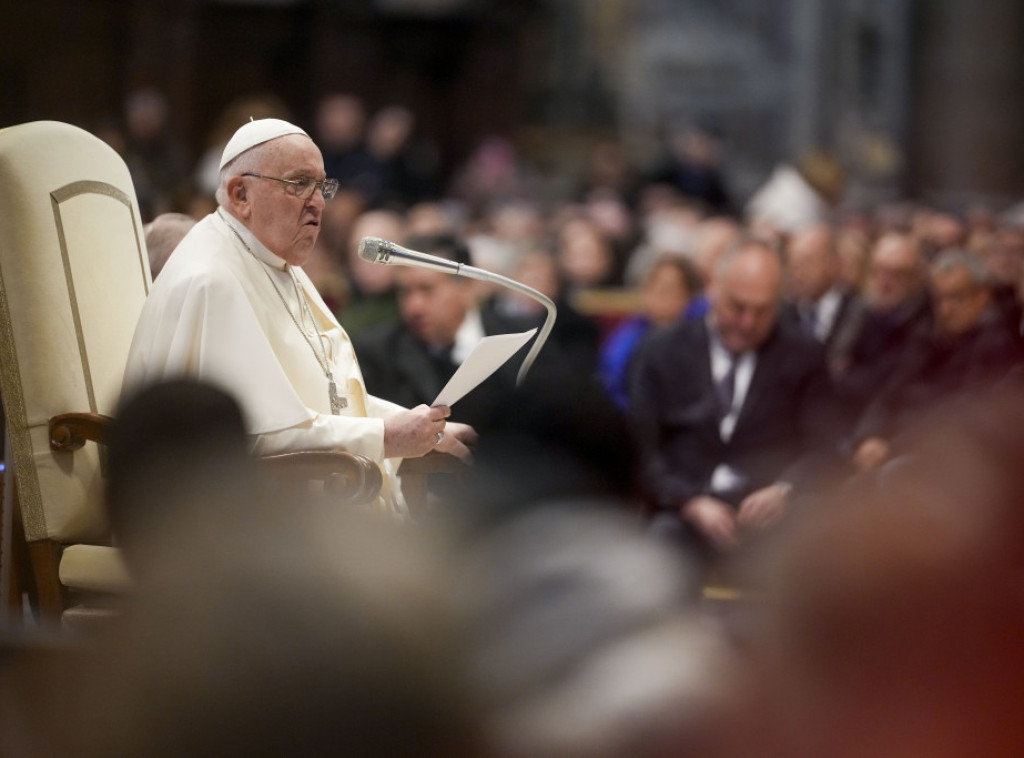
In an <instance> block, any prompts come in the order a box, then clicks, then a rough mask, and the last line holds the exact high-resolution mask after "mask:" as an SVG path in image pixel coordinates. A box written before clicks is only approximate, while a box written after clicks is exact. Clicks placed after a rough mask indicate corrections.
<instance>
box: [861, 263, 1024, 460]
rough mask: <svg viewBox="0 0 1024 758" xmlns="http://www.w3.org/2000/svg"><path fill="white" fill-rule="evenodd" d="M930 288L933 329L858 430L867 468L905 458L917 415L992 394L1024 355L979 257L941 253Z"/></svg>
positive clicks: (910, 351)
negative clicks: (905, 437) (906, 436)
mask: <svg viewBox="0 0 1024 758" xmlns="http://www.w3.org/2000/svg"><path fill="white" fill-rule="evenodd" d="M929 288H930V292H931V299H932V307H933V311H934V315H933V323H932V326H931V328H930V329H928V330H923V331H920V332H918V333H916V334H915V335H913V337H912V338H911V340H910V342H909V343H908V345H907V349H906V351H905V352H904V353H903V354H902V356H901V359H900V362H899V363H898V364H897V365H896V367H895V370H894V372H893V374H892V376H891V377H890V378H889V380H888V381H887V382H886V384H885V386H884V387H883V388H882V389H881V390H880V392H879V395H878V397H876V398H875V399H874V400H873V401H872V403H871V404H870V405H869V406H868V408H867V410H866V411H865V413H864V416H863V417H862V418H861V419H860V421H859V422H858V423H857V427H856V428H855V429H854V432H853V435H854V436H853V443H854V445H855V453H854V462H855V464H856V465H857V467H858V469H860V470H862V471H866V470H870V469H874V468H877V467H878V466H880V465H881V464H882V463H884V462H886V461H887V460H889V459H890V458H892V457H893V456H894V455H897V454H899V453H900V451H901V439H900V438H901V435H902V433H903V432H904V431H905V430H906V428H907V426H908V425H909V424H910V423H911V422H912V421H913V419H914V417H915V416H919V415H920V414H921V413H922V412H925V411H927V410H931V409H934V408H935V407H936V406H938V405H939V404H941V403H948V402H951V401H953V400H955V399H956V398H957V397H960V396H964V395H965V394H973V393H977V392H984V391H986V390H988V389H991V388H992V387H993V386H995V385H996V384H997V383H998V382H999V381H1000V380H1002V379H1004V378H1005V377H1006V376H1007V374H1008V373H1009V372H1010V371H1011V369H1013V368H1014V367H1015V366H1017V365H1018V364H1019V363H1020V362H1021V360H1022V357H1024V349H1022V346H1021V342H1020V339H1019V335H1018V334H1016V333H1015V332H1013V331H1011V330H1010V329H1009V328H1008V327H1007V324H1006V321H1005V319H1004V318H1002V316H1001V314H999V313H998V312H997V310H996V308H995V307H994V305H993V302H992V293H991V290H989V288H988V273H987V272H986V270H985V268H984V264H983V263H982V262H981V261H980V260H979V259H978V258H977V257H975V256H973V255H972V254H970V253H965V252H962V251H959V250H947V251H946V252H944V253H941V254H940V255H939V257H938V258H937V259H936V260H935V262H934V263H933V264H932V266H931V276H930V281H929Z"/></svg>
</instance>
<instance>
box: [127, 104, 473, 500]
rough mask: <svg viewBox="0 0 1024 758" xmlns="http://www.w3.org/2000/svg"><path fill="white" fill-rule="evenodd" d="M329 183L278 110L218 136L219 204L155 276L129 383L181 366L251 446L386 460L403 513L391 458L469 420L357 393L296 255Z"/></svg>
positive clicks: (353, 370) (446, 441) (461, 440)
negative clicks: (225, 400)
mask: <svg viewBox="0 0 1024 758" xmlns="http://www.w3.org/2000/svg"><path fill="white" fill-rule="evenodd" d="M337 189H338V182H337V181H336V180H335V179H329V178H326V177H325V175H324V162H323V157H322V156H321V153H320V150H319V149H318V148H317V147H316V145H315V144H314V143H313V140H312V139H311V138H310V137H309V136H308V135H307V134H306V132H304V131H303V130H302V129H300V128H299V127H297V126H294V125H292V124H289V123H287V122H285V121H281V120H279V119H260V120H258V121H250V122H249V123H247V124H245V125H243V126H242V127H241V128H239V129H238V131H237V132H235V134H234V136H233V137H232V138H231V140H230V141H229V142H228V144H227V145H226V146H225V148H224V154H223V156H222V158H221V162H220V182H219V186H218V188H217V202H218V208H217V210H216V211H215V212H214V213H211V214H210V215H209V216H207V217H206V218H204V219H202V220H201V221H199V222H198V223H197V224H196V225H195V227H194V228H193V229H192V230H191V231H190V232H189V234H188V235H187V236H186V237H185V238H184V239H183V240H182V242H181V244H180V245H179V246H178V247H177V248H176V249H175V251H174V253H173V254H172V255H171V257H170V258H169V260H168V261H167V264H166V265H165V267H164V269H163V271H162V272H161V274H160V278H159V279H158V280H156V281H155V282H154V284H153V288H152V290H151V292H150V294H149V297H148V298H147V301H146V304H145V307H144V308H143V312H142V315H141V317H140V319H139V323H138V326H137V328H136V332H135V339H134V341H133V344H132V348H131V352H130V355H129V358H128V365H127V369H126V372H125V385H124V386H125V389H126V391H131V390H132V389H133V388H137V387H139V386H141V385H142V384H146V383H150V382H155V381H159V380H162V379H167V378H172V377H180V376H190V377H193V378H196V379H199V380H201V381H207V382H210V383H212V384H215V385H218V386H220V387H222V388H224V389H226V390H227V391H229V392H231V393H232V394H233V395H234V396H235V397H236V398H237V399H238V400H239V402H240V404H241V406H242V408H243V409H244V412H245V414H246V421H247V426H248V430H249V433H250V434H251V435H253V436H254V444H253V452H254V453H256V454H258V455H266V454H272V453H279V452H286V451H289V450H299V449H342V450H347V451H349V452H352V453H358V454H361V455H365V456H367V457H369V458H371V459H372V460H374V461H376V462H378V463H379V464H381V465H382V467H383V469H384V472H385V487H384V491H383V496H382V498H383V502H382V503H381V506H382V507H383V508H385V509H386V510H389V511H392V512H395V513H398V514H401V513H402V512H403V511H404V504H403V502H402V500H401V497H400V494H399V488H398V487H397V481H396V480H395V471H396V470H397V465H398V463H399V462H400V459H402V458H407V457H417V456H421V455H424V454H425V453H427V452H429V451H430V450H433V449H439V450H442V451H444V452H448V453H452V454H455V455H459V456H461V457H464V458H465V457H468V455H469V452H468V450H467V448H466V445H465V443H466V442H467V441H469V440H470V439H471V437H472V435H473V432H472V429H471V428H469V427H467V426H464V425H461V424H450V425H447V426H446V422H445V418H446V417H447V416H448V415H449V413H450V411H449V409H448V408H446V407H440V406H439V407H433V408H430V407H427V406H426V405H420V406H418V407H416V408H413V409H411V410H407V409H405V408H403V407H401V406H398V405H395V404H393V403H389V402H386V401H383V400H381V399H379V398H376V397H373V396H372V395H369V394H367V392H366V388H365V384H364V382H363V378H362V374H361V372H360V370H359V365H358V363H357V362H356V359H355V355H354V353H353V351H352V346H351V343H350V342H349V339H348V335H347V334H346V333H345V330H344V329H343V328H342V327H341V325H340V324H339V323H338V322H337V320H336V319H335V318H334V316H333V315H332V314H331V311H330V309H329V308H328V307H327V306H326V305H325V304H324V302H323V300H322V299H321V297H320V295H319V294H318V293H317V292H316V289H315V288H314V286H313V284H312V283H311V282H310V280H309V277H307V276H306V274H305V273H304V272H303V270H302V268H301V267H302V265H303V264H304V263H305V262H306V260H307V259H308V258H309V255H310V253H311V251H312V250H313V246H314V244H315V243H316V239H317V236H318V235H319V232H320V224H321V218H322V213H323V210H324V206H325V204H326V202H327V200H329V199H330V198H331V197H333V196H334V194H335V192H337Z"/></svg>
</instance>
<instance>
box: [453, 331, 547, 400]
mask: <svg viewBox="0 0 1024 758" xmlns="http://www.w3.org/2000/svg"><path fill="white" fill-rule="evenodd" d="M536 333H537V330H536V329H531V330H530V331H528V332H522V333H520V334H494V335H491V336H490V337H484V338H483V339H482V340H480V342H478V343H477V346H476V347H475V348H473V352H471V353H470V354H469V356H468V357H467V358H466V360H464V361H463V362H462V365H461V366H459V368H458V370H457V371H456V372H455V374H454V375H452V378H451V379H449V380H448V384H446V385H445V386H444V389H442V390H441V394H439V395H438V396H437V398H436V399H435V400H434V402H433V405H455V402H456V401H457V400H460V399H462V398H463V397H465V395H466V394H467V393H468V392H469V391H470V390H471V389H473V388H474V387H476V386H477V385H478V384H480V383H481V382H482V381H483V380H484V379H486V378H487V377H489V376H490V375H491V374H493V373H494V372H495V371H497V370H498V369H499V368H500V367H501V365H502V364H503V363H505V361H507V360H508V359H509V358H511V357H512V356H513V355H515V354H516V353H517V352H518V351H519V350H520V349H521V348H522V347H523V345H525V344H526V343H527V342H529V341H530V338H531V337H533V335H534V334H536Z"/></svg>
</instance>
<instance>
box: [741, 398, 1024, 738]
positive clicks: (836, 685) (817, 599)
mask: <svg viewBox="0 0 1024 758" xmlns="http://www.w3.org/2000/svg"><path fill="white" fill-rule="evenodd" d="M1020 398H1021V395H1020V392H1019V388H1018V389H1017V390H1016V391H1007V392H1005V393H993V394H992V395H990V396H989V397H987V398H985V399H984V400H980V401H977V402H974V403H972V404H970V405H967V406H965V407H961V408H959V409H958V410H957V411H950V410H947V411H945V412H944V413H943V414H942V418H941V419H935V420H932V421H931V422H930V424H928V425H927V426H926V427H925V428H924V429H922V430H921V434H920V436H919V438H918V439H919V444H918V447H917V451H916V453H915V454H914V455H913V457H910V458H908V459H907V460H906V461H905V462H903V463H902V464H901V465H899V466H893V467H891V468H890V469H889V470H888V472H887V473H886V474H885V476H884V477H883V478H882V480H881V482H880V485H879V487H878V489H877V491H875V492H872V493H862V494H863V495H864V496H863V497H861V498H859V499H856V500H852V499H851V500H848V501H847V502H840V503H837V504H835V505H834V506H833V507H831V508H830V509H827V510H823V511H822V512H821V513H819V514H818V516H817V517H816V518H813V519H811V520H810V521H809V522H808V523H807V524H806V526H805V528H804V529H802V530H799V531H798V532H797V534H796V535H795V539H794V540H793V541H792V543H791V544H789V545H787V546H786V549H785V550H783V551H781V552H780V553H779V554H778V556H777V560H778V563H777V565H776V566H775V567H774V569H775V578H776V584H775V586H774V592H773V593H771V594H770V602H769V603H767V605H766V606H765V607H766V609H767V611H768V620H769V623H768V624H767V625H766V626H765V627H764V628H763V629H762V630H761V635H760V639H761V642H762V643H763V644H765V645H766V646H767V651H768V653H769V655H768V658H769V659H770V660H771V662H772V665H773V666H774V667H776V668H775V676H774V677H770V678H771V679H772V681H774V683H775V685H774V686H775V688H776V691H775V692H773V693H771V695H770V699H771V701H772V702H773V703H776V704H778V705H779V706H780V707H781V711H782V713H783V714H784V718H783V719H781V722H782V723H783V724H785V726H786V728H788V729H789V731H790V736H791V738H792V739H793V744H794V745H795V746H796V747H795V749H794V750H792V751H791V752H790V753H789V754H790V755H795V756H805V755H806V756H820V755H830V756H834V757H836V758H847V757H849V758H861V757H862V756H864V757H866V756H872V757H873V758H877V757H883V758H884V757H886V756H894V757H895V756H909V755H915V756H942V757H943V758H947V757H948V758H960V757H961V756H963V757H966V756H977V755H985V756H1011V755H1019V754H1020V750H1021V746H1022V745H1024V697H1022V696H1021V692H1022V691H1021V682H1022V681H1024V645H1022V644H1021V641H1022V640H1024V509H1022V508H1021V496H1022V493H1024V467H1022V466H1021V465H1020V451H1021V450H1024V404H1022V402H1021V399H1020ZM755 636H756V635H755Z"/></svg>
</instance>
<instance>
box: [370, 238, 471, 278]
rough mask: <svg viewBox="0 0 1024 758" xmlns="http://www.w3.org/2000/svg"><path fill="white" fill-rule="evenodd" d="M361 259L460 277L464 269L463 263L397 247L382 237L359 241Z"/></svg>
mask: <svg viewBox="0 0 1024 758" xmlns="http://www.w3.org/2000/svg"><path fill="white" fill-rule="evenodd" d="M359 257H360V258H362V259H363V260H364V261H369V262H370V263H383V264H384V265H399V266H413V267H415V268H425V269H428V270H429V271H438V272H440V273H442V274H454V275H456V276H458V275H459V274H460V273H461V271H460V269H462V268H463V266H462V264H461V263H456V262H455V261H450V260H448V259H447V258H442V257H440V256H437V255H428V254H427V253H420V252H417V251H415V250H409V249H408V248H404V247H402V246H401V245H396V244H395V243H394V242H391V241H390V240H386V239H381V238H380V237H363V238H362V239H361V240H359Z"/></svg>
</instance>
